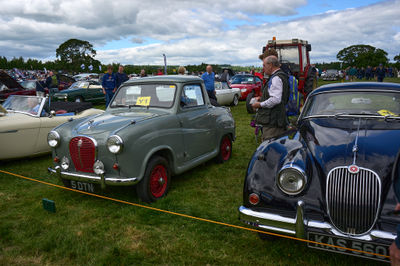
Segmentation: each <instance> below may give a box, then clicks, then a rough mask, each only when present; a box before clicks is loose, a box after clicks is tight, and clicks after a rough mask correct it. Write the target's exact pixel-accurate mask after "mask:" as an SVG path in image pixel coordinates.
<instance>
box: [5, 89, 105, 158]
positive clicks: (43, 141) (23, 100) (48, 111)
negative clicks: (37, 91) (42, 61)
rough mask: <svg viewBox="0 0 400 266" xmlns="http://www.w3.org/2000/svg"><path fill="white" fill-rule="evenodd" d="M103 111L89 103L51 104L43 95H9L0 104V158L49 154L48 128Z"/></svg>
mask: <svg viewBox="0 0 400 266" xmlns="http://www.w3.org/2000/svg"><path fill="white" fill-rule="evenodd" d="M103 112H104V111H102V110H99V109H94V108H91V104H90V103H68V102H52V103H51V104H50V101H49V100H48V98H45V97H37V96H22V95H12V96H10V97H8V98H7V100H6V101H5V102H4V103H3V106H1V105H0V160H4V159H14V158H20V157H26V156H34V155H39V154H43V153H48V152H50V151H51V149H50V147H49V146H48V144H47V134H48V133H49V132H50V130H51V129H53V128H55V127H56V126H58V125H61V124H63V123H65V122H67V121H72V120H73V119H78V118H82V117H87V116H90V115H96V114H100V113H103Z"/></svg>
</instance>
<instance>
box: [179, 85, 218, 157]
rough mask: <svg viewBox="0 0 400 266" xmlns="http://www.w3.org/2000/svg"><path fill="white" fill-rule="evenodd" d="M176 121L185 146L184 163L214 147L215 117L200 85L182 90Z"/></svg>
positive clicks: (187, 86) (208, 151)
mask: <svg viewBox="0 0 400 266" xmlns="http://www.w3.org/2000/svg"><path fill="white" fill-rule="evenodd" d="M180 101H181V104H180V108H179V114H178V119H179V123H180V125H181V128H182V133H183V142H184V146H185V161H190V160H192V159H195V158H198V157H199V156H202V155H206V154H208V153H210V152H211V151H213V150H214V149H215V147H216V143H217V140H216V116H215V115H214V112H213V108H214V107H212V106H208V105H207V104H206V101H205V95H204V90H203V88H202V87H201V85H200V84H191V85H185V86H184V87H183V89H182V94H181V99H180Z"/></svg>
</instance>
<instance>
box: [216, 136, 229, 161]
mask: <svg viewBox="0 0 400 266" xmlns="http://www.w3.org/2000/svg"><path fill="white" fill-rule="evenodd" d="M231 156H232V139H231V137H230V136H229V135H225V136H223V137H222V139H221V142H220V144H219V153H218V155H217V158H216V161H217V163H224V162H226V161H228V160H229V159H230V158H231Z"/></svg>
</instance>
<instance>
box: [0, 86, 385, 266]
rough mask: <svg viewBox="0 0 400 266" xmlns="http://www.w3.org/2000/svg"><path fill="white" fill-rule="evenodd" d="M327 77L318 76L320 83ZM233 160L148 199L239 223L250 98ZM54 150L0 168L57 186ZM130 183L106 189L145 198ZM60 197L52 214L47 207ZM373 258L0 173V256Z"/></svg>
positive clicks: (53, 260)
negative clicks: (49, 170) (268, 238)
mask: <svg viewBox="0 0 400 266" xmlns="http://www.w3.org/2000/svg"><path fill="white" fill-rule="evenodd" d="M319 85H321V83H319ZM232 113H233V116H234V118H235V120H236V124H237V140H236V141H235V142H234V146H233V157H232V159H231V160H230V161H229V162H227V163H224V164H216V163H214V162H212V161H211V162H208V163H205V164H203V165H201V166H199V167H196V168H195V169H193V170H191V171H189V172H186V173H184V174H182V175H179V176H175V177H173V179H172V183H171V187H170V192H169V194H168V195H167V197H166V198H165V199H162V200H161V201H159V202H156V203H154V204H152V205H151V206H152V207H155V208H160V209H163V210H169V211H173V212H179V213H183V214H187V215H192V216H196V217H201V218H206V219H211V220H215V221H220V222H225V223H229V224H234V225H240V226H242V225H243V224H242V223H241V222H239V221H238V210H237V209H238V207H239V206H240V205H241V203H242V187H243V179H244V175H245V171H246V167H247V163H248V161H249V159H250V157H251V155H252V153H253V151H254V150H255V149H256V147H257V145H256V143H255V140H254V130H253V128H251V127H250V126H249V122H250V119H251V116H250V115H248V114H247V113H246V108H245V103H244V102H240V104H239V106H237V107H233V108H232ZM51 164H52V162H51V156H50V155H46V156H42V157H37V158H28V159H23V160H16V161H10V162H0V169H1V170H4V171H9V172H13V173H17V174H20V175H23V176H27V177H30V178H35V179H38V180H41V181H46V182H50V183H54V184H58V185H61V181H59V180H57V179H56V178H55V177H54V176H51V175H49V174H48V173H47V170H46V169H47V167H48V166H51ZM134 191H135V190H134V189H133V188H131V187H125V188H109V189H107V190H106V191H105V192H104V195H105V196H108V197H113V198H117V199H122V200H125V201H129V202H133V203H140V201H139V200H138V198H137V195H136V193H135V192H134ZM43 198H47V199H50V200H54V201H55V203H56V209H57V211H56V213H49V212H47V211H45V210H44V209H43V208H42V199H43ZM43 264H45V265H132V264H134V265H137V264H140V265H154V264H155V265H160V264H162V265H185V264H186V265H207V264H209V265H355V264H357V265H376V264H377V263H376V262H374V261H368V260H365V259H361V258H356V257H350V256H345V255H340V254H335V253H328V252H324V251H319V250H314V249H309V248H307V246H306V244H304V243H301V242H297V241H294V240H288V239H278V240H275V241H262V240H260V239H259V238H258V236H257V234H256V233H253V232H249V231H244V230H240V229H235V228H231V227H226V226H222V225H215V224H210V223H207V222H203V221H197V220H193V219H188V218H184V217H179V216H174V215H171V214H166V213H160V212H157V211H154V210H149V209H144V208H140V207H135V206H130V205H126V204H122V203H116V202H112V201H109V200H105V199H100V198H96V197H92V196H88V195H83V194H79V193H76V192H72V191H68V190H64V189H61V188H55V187H51V186H48V185H44V184H41V183H37V182H33V181H28V180H24V179H20V178H17V177H14V176H11V175H7V174H3V173H0V265H43Z"/></svg>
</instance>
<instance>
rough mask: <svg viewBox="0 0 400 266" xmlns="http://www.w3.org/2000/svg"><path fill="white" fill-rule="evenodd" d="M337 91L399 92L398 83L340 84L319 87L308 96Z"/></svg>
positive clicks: (399, 85)
mask: <svg viewBox="0 0 400 266" xmlns="http://www.w3.org/2000/svg"><path fill="white" fill-rule="evenodd" d="M337 90H394V91H400V84H399V83H391V82H342V83H332V84H328V85H324V86H321V87H319V88H317V89H315V90H313V91H312V92H311V93H310V95H309V96H312V95H315V94H318V93H322V92H329V91H337Z"/></svg>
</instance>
